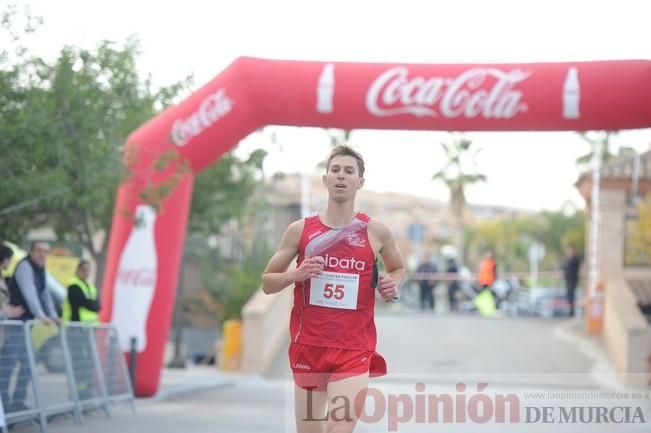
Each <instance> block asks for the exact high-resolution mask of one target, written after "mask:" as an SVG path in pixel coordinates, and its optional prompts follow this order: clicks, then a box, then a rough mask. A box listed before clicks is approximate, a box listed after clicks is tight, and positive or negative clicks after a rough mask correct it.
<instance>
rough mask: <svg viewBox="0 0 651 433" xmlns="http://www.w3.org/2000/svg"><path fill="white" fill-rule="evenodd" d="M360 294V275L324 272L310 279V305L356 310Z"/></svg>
mask: <svg viewBox="0 0 651 433" xmlns="http://www.w3.org/2000/svg"><path fill="white" fill-rule="evenodd" d="M358 292H359V274H344V273H341V272H322V273H321V275H320V276H318V277H313V278H311V279H310V305H317V306H319V307H329V308H340V309H344V310H356V309H357V294H358Z"/></svg>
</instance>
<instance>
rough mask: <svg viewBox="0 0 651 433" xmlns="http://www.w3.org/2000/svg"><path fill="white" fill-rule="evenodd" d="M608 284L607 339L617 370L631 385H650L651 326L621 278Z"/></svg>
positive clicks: (614, 279) (605, 320)
mask: <svg viewBox="0 0 651 433" xmlns="http://www.w3.org/2000/svg"><path fill="white" fill-rule="evenodd" d="M605 283H606V284H605V290H606V293H605V315H604V329H603V337H604V340H605V342H606V346H607V348H608V353H609V354H610V358H611V360H612V362H613V364H614V367H615V370H616V372H617V374H618V376H619V378H620V380H621V381H622V383H624V384H626V385H628V386H633V387H640V388H641V387H645V386H648V385H649V379H650V378H649V372H648V359H647V358H648V356H649V354H651V327H650V326H649V325H648V323H647V321H646V318H645V317H644V316H643V315H642V313H641V312H640V309H639V308H638V306H637V301H636V299H635V297H634V295H633V293H632V292H631V290H630V288H629V287H628V285H627V284H626V282H625V281H624V279H623V278H622V277H621V276H613V277H611V278H606V279H605Z"/></svg>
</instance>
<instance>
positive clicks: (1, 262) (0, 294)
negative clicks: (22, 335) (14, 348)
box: [0, 243, 25, 343]
mask: <svg viewBox="0 0 651 433" xmlns="http://www.w3.org/2000/svg"><path fill="white" fill-rule="evenodd" d="M13 256H14V252H13V250H12V249H11V248H9V247H8V246H7V245H5V244H3V243H0V320H3V319H17V318H18V317H20V316H22V314H23V313H24V312H25V310H23V308H22V307H20V306H14V305H11V304H10V303H9V288H8V287H7V282H6V280H5V278H4V277H3V276H2V272H3V271H5V270H6V269H7V268H8V267H9V264H10V263H11V258H12V257H13ZM0 343H2V339H1V338H0Z"/></svg>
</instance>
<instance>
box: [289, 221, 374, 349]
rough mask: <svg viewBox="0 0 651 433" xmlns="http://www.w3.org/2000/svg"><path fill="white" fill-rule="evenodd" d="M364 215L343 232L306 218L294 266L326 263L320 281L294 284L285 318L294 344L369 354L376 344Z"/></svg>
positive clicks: (369, 250) (370, 256)
mask: <svg viewBox="0 0 651 433" xmlns="http://www.w3.org/2000/svg"><path fill="white" fill-rule="evenodd" d="M369 220H370V218H369V217H368V215H365V214H362V213H358V214H357V215H356V216H355V218H354V219H353V221H352V222H351V223H350V224H349V225H348V226H346V227H343V228H336V229H335V228H331V227H328V226H326V225H325V224H323V222H321V219H320V218H319V216H312V217H308V218H306V219H305V226H304V228H303V233H302V234H301V239H300V242H299V254H298V259H297V266H300V264H301V263H302V262H303V260H305V258H306V257H312V256H320V257H323V259H324V261H325V267H324V271H323V273H322V274H321V275H320V276H319V277H315V278H311V279H309V280H306V281H300V282H296V284H295V286H294V306H293V308H292V313H291V318H290V332H291V337H292V342H293V343H300V344H306V345H311V346H321V347H334V348H343V349H349V350H369V351H374V350H375V345H376V342H377V334H376V331H375V321H374V306H375V290H374V289H373V288H372V287H371V284H372V283H371V281H372V279H373V266H374V264H375V254H374V252H373V249H372V247H371V243H370V241H369V238H368V231H367V227H368V222H369Z"/></svg>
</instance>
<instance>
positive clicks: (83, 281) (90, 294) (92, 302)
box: [63, 260, 101, 323]
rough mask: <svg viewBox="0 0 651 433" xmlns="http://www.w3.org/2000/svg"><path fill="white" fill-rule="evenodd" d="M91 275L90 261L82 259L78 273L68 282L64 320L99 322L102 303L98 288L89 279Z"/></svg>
mask: <svg viewBox="0 0 651 433" xmlns="http://www.w3.org/2000/svg"><path fill="white" fill-rule="evenodd" d="M89 277H90V262H89V261H88V260H80V261H79V264H78V265H77V273H76V275H75V276H74V277H72V279H71V280H70V282H69V284H68V295H67V296H66V300H65V302H64V303H63V320H65V321H68V322H86V323H97V321H98V315H99V314H98V313H99V310H100V308H101V305H100V302H99V297H98V295H97V288H96V287H95V285H94V284H93V283H91V282H89V281H88V278H89Z"/></svg>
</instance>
